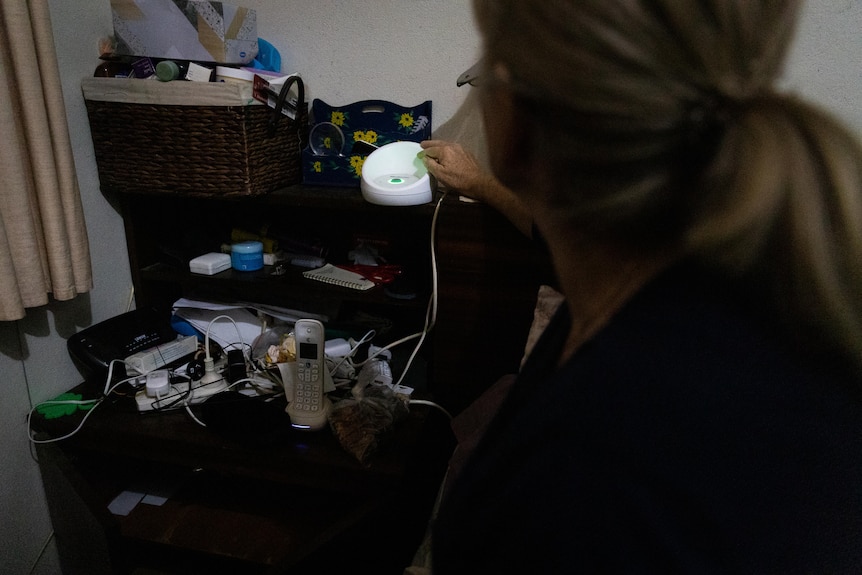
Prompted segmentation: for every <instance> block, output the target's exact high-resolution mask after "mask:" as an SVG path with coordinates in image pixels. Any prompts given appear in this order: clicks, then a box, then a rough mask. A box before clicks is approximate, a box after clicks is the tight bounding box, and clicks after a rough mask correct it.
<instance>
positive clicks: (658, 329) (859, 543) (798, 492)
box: [432, 266, 862, 575]
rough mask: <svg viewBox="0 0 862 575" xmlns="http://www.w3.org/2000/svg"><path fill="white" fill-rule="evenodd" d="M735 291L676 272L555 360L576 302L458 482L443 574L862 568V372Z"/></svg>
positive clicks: (437, 554) (438, 568) (450, 498)
mask: <svg viewBox="0 0 862 575" xmlns="http://www.w3.org/2000/svg"><path fill="white" fill-rule="evenodd" d="M735 293H736V292H735V291H734V290H733V289H732V288H731V287H729V286H727V285H724V284H723V283H722V282H720V281H716V280H714V279H712V278H709V277H707V276H705V275H702V274H699V273H698V272H697V271H695V270H693V269H692V268H691V267H689V266H684V267H681V268H678V269H675V270H672V271H670V272H667V273H665V274H663V275H662V276H661V277H660V278H658V279H656V280H655V281H653V282H651V283H650V284H649V285H648V286H647V287H646V288H644V289H643V290H641V292H640V293H638V294H637V295H636V296H635V297H634V298H633V299H632V300H631V301H630V302H628V303H627V304H626V305H625V306H624V308H623V309H621V310H620V311H619V312H618V313H617V314H616V315H615V316H614V317H613V318H612V320H611V321H610V322H609V324H608V325H607V326H605V327H604V328H603V329H602V330H601V331H600V332H599V333H598V334H597V335H596V336H595V337H594V338H592V339H591V340H590V341H589V342H587V343H586V344H584V345H583V346H582V347H581V348H580V349H579V350H578V352H577V353H576V354H575V355H574V356H573V357H572V358H571V359H570V360H569V361H568V362H567V363H566V364H565V365H564V366H563V367H562V369H559V370H557V369H555V368H554V366H555V365H556V363H557V358H558V357H559V354H560V350H561V348H562V346H563V343H564V341H565V338H566V335H567V333H568V330H569V325H570V320H569V317H568V313H567V310H565V309H561V310H560V312H559V313H558V314H557V315H556V316H555V318H554V320H553V321H552V322H551V324H550V325H549V326H548V328H547V330H546V332H545V333H544V334H543V337H542V339H541V340H540V341H539V343H538V344H537V346H536V348H535V349H534V351H533V352H532V354H531V356H530V359H529V361H528V362H527V364H526V365H525V366H524V369H523V371H522V373H521V374H520V375H519V378H518V381H517V382H516V383H515V384H514V386H513V389H512V391H511V392H510V394H509V396H508V397H507V399H506V401H505V402H504V403H503V405H502V407H501V408H500V410H499V412H498V413H497V416H496V417H495V419H494V420H493V421H492V423H491V424H490V426H489V428H488V431H487V432H486V434H485V436H484V438H483V439H482V441H481V442H480V444H479V446H478V447H477V449H476V451H475V452H474V453H473V455H472V457H471V459H470V460H469V461H468V463H467V465H466V466H465V467H464V469H463V470H462V471H461V472H460V474H459V476H458V478H457V480H456V481H455V483H454V485H453V486H452V488H451V489H450V490H449V492H448V493H447V494H446V497H445V499H444V502H443V505H442V507H441V510H440V513H439V516H438V518H437V521H436V524H435V526H434V531H433V545H434V547H433V554H432V557H433V561H434V573H435V575H447V574H450V573H471V574H477V573H524V574H532V573H536V574H548V573H589V574H593V573H662V574H669V573H776V574H778V573H781V574H791V573H818V574H819V573H862V401H860V393H859V392H860V382H859V381H857V380H855V376H852V375H850V374H849V373H848V372H846V371H842V370H841V369H839V368H838V367H837V365H836V364H835V363H833V362H829V361H825V360H822V359H814V358H813V357H809V356H808V355H807V354H805V353H801V351H800V350H799V349H797V348H795V347H794V346H793V345H792V344H790V343H789V342H788V341H787V340H786V339H785V338H784V337H783V336H782V335H781V332H780V331H779V330H778V329H777V328H776V327H775V325H776V324H775V322H772V321H770V320H769V318H768V316H767V315H765V314H761V313H759V311H758V309H757V307H756V306H749V305H746V304H745V303H743V302H745V301H746V300H745V299H744V298H738V297H735V295H734V294H735ZM564 307H565V306H564Z"/></svg>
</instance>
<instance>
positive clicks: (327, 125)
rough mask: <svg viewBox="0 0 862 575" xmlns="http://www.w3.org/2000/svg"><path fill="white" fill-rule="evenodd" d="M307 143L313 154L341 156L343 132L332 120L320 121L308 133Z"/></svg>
mask: <svg viewBox="0 0 862 575" xmlns="http://www.w3.org/2000/svg"><path fill="white" fill-rule="evenodd" d="M308 145H309V147H310V148H311V151H312V152H314V155H315V156H341V155H342V154H343V152H344V132H342V131H341V128H339V127H338V126H336V125H335V124H333V123H332V122H320V123H319V124H315V125H314V127H313V128H312V129H311V132H310V133H309V134H308Z"/></svg>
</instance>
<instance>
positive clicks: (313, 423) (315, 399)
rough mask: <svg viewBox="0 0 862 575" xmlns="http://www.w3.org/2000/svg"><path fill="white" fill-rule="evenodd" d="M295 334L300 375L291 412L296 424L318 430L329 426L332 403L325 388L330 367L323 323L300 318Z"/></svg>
mask: <svg viewBox="0 0 862 575" xmlns="http://www.w3.org/2000/svg"><path fill="white" fill-rule="evenodd" d="M293 335H294V339H295V341H296V375H297V377H296V380H295V381H294V384H293V398H288V400H290V403H288V405H287V414H288V415H289V416H290V423H291V425H292V426H293V427H295V428H297V429H305V430H309V431H316V430H318V429H322V428H323V427H325V426H326V424H327V422H328V418H329V411H330V409H331V407H332V404H331V402H330V401H329V398H328V397H327V396H326V394H325V393H324V392H323V386H324V381H325V370H326V362H325V360H324V353H323V352H324V346H325V339H324V330H323V324H322V323H320V322H319V321H317V320H315V319H300V320H298V321H297V322H296V326H295V327H294V330H293Z"/></svg>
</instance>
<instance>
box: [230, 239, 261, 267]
mask: <svg viewBox="0 0 862 575" xmlns="http://www.w3.org/2000/svg"><path fill="white" fill-rule="evenodd" d="M230 263H231V267H233V269H235V270H237V271H241V272H252V271H255V270H259V269H261V268H262V267H263V244H262V243H261V242H258V241H248V242H238V243H235V244H231V246H230Z"/></svg>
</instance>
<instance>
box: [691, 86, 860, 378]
mask: <svg viewBox="0 0 862 575" xmlns="http://www.w3.org/2000/svg"><path fill="white" fill-rule="evenodd" d="M702 189H703V191H704V202H703V204H702V205H701V206H700V208H699V209H700V214H696V215H695V216H694V217H693V219H692V225H691V227H690V229H689V232H688V234H687V245H688V249H689V250H690V251H692V252H694V253H697V254H700V255H701V257H703V258H705V259H707V260H708V261H713V262H717V263H718V265H720V266H722V268H723V269H725V270H726V271H728V272H730V273H732V274H734V275H736V276H740V277H746V278H748V279H749V280H751V282H752V284H751V285H752V287H753V288H758V289H763V290H764V292H765V293H766V295H767V296H768V297H769V298H770V300H771V302H772V304H773V305H774V306H775V308H776V310H777V311H778V313H779V314H780V316H781V317H783V318H784V320H785V322H786V323H787V324H788V325H790V326H791V327H793V328H794V330H795V332H796V333H797V334H798V335H799V337H800V339H801V341H803V342H806V343H812V344H813V342H816V341H818V340H819V341H826V342H828V343H829V344H831V345H832V346H837V347H839V348H840V349H842V350H843V352H844V353H845V355H847V356H848V357H850V358H851V360H852V362H853V363H855V364H856V365H857V366H859V367H860V368H862V146H860V144H859V142H858V141H857V140H856V139H855V138H854V136H853V135H852V134H851V133H850V132H849V131H848V130H847V129H846V128H844V127H843V126H842V125H841V124H840V123H839V122H838V121H836V120H835V119H834V118H832V117H831V116H830V115H829V114H826V113H824V112H823V111H821V110H819V109H818V108H816V107H814V106H812V105H810V104H808V103H806V102H804V101H802V100H799V99H798V98H796V97H794V96H778V95H775V96H770V97H766V98H759V99H757V100H754V101H752V102H749V103H747V104H745V105H744V106H743V107H742V109H741V111H740V113H739V116H738V117H737V118H736V119H735V120H734V121H733V122H732V123H731V124H730V125H729V126H728V127H727V131H726V133H725V137H724V139H723V142H722V145H721V148H720V150H719V151H718V152H717V154H716V157H715V159H714V161H713V164H712V166H711V167H710V169H709V171H708V172H707V175H706V177H705V179H704V181H703V183H702Z"/></svg>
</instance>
